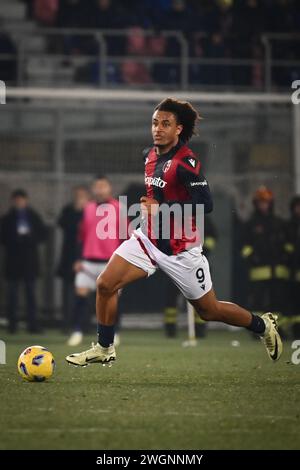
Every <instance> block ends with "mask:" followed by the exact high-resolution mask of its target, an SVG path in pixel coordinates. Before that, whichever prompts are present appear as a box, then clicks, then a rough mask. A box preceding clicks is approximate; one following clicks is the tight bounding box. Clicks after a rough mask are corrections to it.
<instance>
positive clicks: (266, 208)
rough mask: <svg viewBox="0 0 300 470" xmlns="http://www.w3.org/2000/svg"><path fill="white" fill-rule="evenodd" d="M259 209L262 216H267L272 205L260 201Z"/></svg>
mask: <svg viewBox="0 0 300 470" xmlns="http://www.w3.org/2000/svg"><path fill="white" fill-rule="evenodd" d="M257 208H258V210H259V212H261V213H262V214H267V213H268V212H269V211H270V208H271V203H270V202H269V201H258V202H257Z"/></svg>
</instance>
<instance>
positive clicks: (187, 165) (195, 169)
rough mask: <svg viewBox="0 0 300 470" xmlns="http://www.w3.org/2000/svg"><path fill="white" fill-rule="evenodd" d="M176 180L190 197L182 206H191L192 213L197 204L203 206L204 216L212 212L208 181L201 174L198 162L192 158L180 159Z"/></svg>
mask: <svg viewBox="0 0 300 470" xmlns="http://www.w3.org/2000/svg"><path fill="white" fill-rule="evenodd" d="M177 178H178V180H179V181H180V183H181V184H183V185H184V187H185V188H186V190H187V192H188V194H189V196H190V200H188V201H185V202H184V203H183V204H188V203H190V204H192V206H193V211H195V210H196V207H197V205H198V204H203V206H204V212H205V213H206V214H208V213H209V212H212V210H213V200H212V196H211V192H210V189H209V184H208V181H207V179H206V178H205V176H204V174H203V172H202V169H201V164H200V162H199V160H197V159H196V158H194V157H186V158H184V159H182V161H181V162H180V163H179V164H178V167H177ZM170 202H171V201H170ZM170 202H169V203H170ZM173 202H177V201H173Z"/></svg>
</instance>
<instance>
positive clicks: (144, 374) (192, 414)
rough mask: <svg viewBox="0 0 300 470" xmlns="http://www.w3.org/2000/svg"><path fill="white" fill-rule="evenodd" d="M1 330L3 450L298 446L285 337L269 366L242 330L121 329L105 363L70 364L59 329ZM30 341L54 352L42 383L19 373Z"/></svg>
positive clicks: (297, 384)
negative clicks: (175, 333)
mask: <svg viewBox="0 0 300 470" xmlns="http://www.w3.org/2000/svg"><path fill="white" fill-rule="evenodd" d="M0 337H1V339H3V340H5V341H6V342H7V364H6V365H0V407H1V408H0V448H1V449H98V450H101V449H104V450H105V449H164V450H167V449H199V450H203V449H299V448H300V365H298V366H297V365H293V364H291V354H292V349H291V345H290V344H289V343H285V350H284V354H283V357H282V359H281V360H280V362H278V363H275V364H273V363H271V361H270V360H269V359H268V357H267V355H266V352H265V350H264V348H263V346H262V344H260V342H259V341H255V340H253V339H251V338H250V335H248V334H247V332H225V331H220V332H219V331H213V332H209V334H208V337H207V338H205V339H204V340H200V341H199V344H198V346H197V347H195V348H190V349H184V348H182V346H181V342H182V340H183V339H184V338H183V337H182V336H181V337H180V338H178V339H174V340H170V339H166V338H164V336H163V333H162V332H153V331H133V332H130V331H128V332H127V331H125V332H124V333H123V335H122V344H121V346H120V347H119V349H118V360H117V362H116V363H115V364H114V365H113V367H111V368H108V367H102V366H101V365H90V366H89V367H86V368H74V367H72V366H69V365H68V364H67V363H66V362H65V361H64V357H65V355H66V354H68V353H70V352H74V351H73V350H72V349H70V348H68V347H67V346H66V345H65V338H64V337H63V336H61V335H59V334H57V333H53V332H50V333H49V334H44V335H42V336H27V335H25V334H24V335H19V336H18V337H17V336H8V335H6V334H4V333H2V334H1V333H0ZM92 339H95V338H91V337H86V338H85V343H84V345H83V348H85V347H89V342H90V341H91V340H92ZM237 339H238V340H239V341H240V346H239V347H233V346H232V345H231V341H232V340H237ZM33 344H41V345H43V346H45V347H47V348H48V349H49V350H50V351H51V352H52V353H53V354H54V356H55V359H56V364H57V368H56V372H55V375H54V376H53V378H52V379H51V380H50V381H49V382H45V383H27V382H24V381H23V380H22V379H21V377H20V376H19V375H18V373H17V370H16V363H17V358H18V355H19V354H20V353H21V352H22V350H23V349H24V348H25V347H26V346H31V345H33ZM73 349H74V348H73ZM77 349H79V350H81V349H82V347H80V348H75V351H76V350H77Z"/></svg>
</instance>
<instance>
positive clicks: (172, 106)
mask: <svg viewBox="0 0 300 470" xmlns="http://www.w3.org/2000/svg"><path fill="white" fill-rule="evenodd" d="M155 111H166V112H168V113H172V114H174V115H175V117H176V120H177V123H178V124H181V125H182V126H183V129H182V132H181V134H180V140H182V141H183V142H187V141H188V140H190V138H191V137H192V136H193V135H195V134H196V131H195V128H196V124H197V121H199V120H200V119H201V117H200V115H199V113H198V111H197V110H196V109H195V108H194V107H193V106H192V105H191V103H189V102H188V101H180V100H177V99H176V98H166V99H164V100H163V101H161V102H160V103H159V104H158V105H157V106H156V108H155Z"/></svg>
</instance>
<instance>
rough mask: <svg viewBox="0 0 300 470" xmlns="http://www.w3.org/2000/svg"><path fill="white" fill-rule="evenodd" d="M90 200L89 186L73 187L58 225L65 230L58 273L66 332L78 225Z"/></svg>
mask: <svg viewBox="0 0 300 470" xmlns="http://www.w3.org/2000/svg"><path fill="white" fill-rule="evenodd" d="M88 200H89V192H88V190H87V188H85V187H84V186H77V187H76V188H74V189H73V201H72V202H71V203H70V204H67V205H66V206H65V207H64V208H63V209H62V211H61V213H60V215H59V218H58V226H59V227H60V228H61V229H62V232H63V241H62V248H61V254H60V260H59V265H58V269H57V274H58V276H59V277H60V278H61V279H62V299H63V305H62V309H63V311H62V320H63V328H64V331H65V332H67V331H68V328H69V327H70V318H71V313H72V308H73V303H74V278H75V272H74V263H75V261H76V260H77V258H78V249H77V246H78V227H79V223H80V221H81V219H82V214H83V210H84V207H85V206H86V204H87V202H88Z"/></svg>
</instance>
